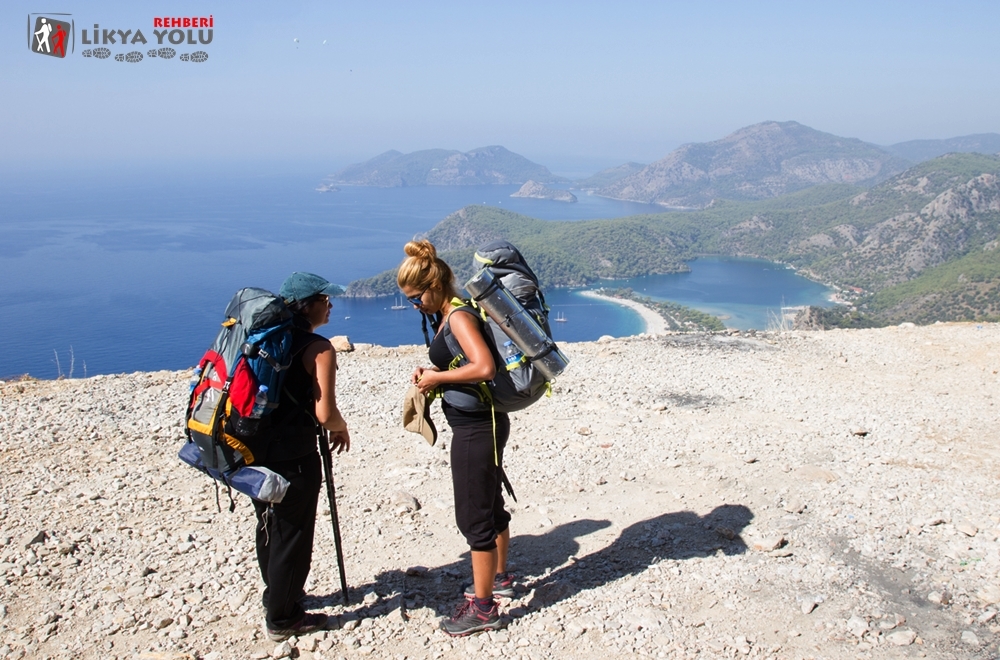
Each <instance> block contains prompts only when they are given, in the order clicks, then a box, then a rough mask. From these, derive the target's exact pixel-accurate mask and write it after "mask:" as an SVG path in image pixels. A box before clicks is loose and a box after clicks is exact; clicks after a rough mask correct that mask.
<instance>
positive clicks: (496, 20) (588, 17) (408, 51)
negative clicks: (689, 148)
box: [0, 0, 1000, 173]
mask: <svg viewBox="0 0 1000 660" xmlns="http://www.w3.org/2000/svg"><path fill="white" fill-rule="evenodd" d="M281 4H282V3H275V2H267V3H264V2H246V1H240V2H229V1H226V2H204V1H201V2H170V1H169V0H166V1H164V0H161V1H158V2H149V3H147V2H101V1H95V0H88V1H86V2H83V1H76V0H45V2H40V1H39V0H33V1H32V2H29V3H26V2H21V1H20V0H17V1H11V0H7V1H5V2H4V3H3V6H2V14H0V17H2V18H0V58H2V62H0V144H2V145H3V148H2V150H0V166H2V167H4V168H5V169H10V168H12V167H18V166H21V165H28V166H30V167H33V168H40V169H45V168H46V167H49V166H51V165H52V164H53V163H58V164H61V165H65V164H69V165H74V164H76V165H78V166H86V165H87V164H91V163H102V164H106V163H111V164H115V163H118V164H120V165H123V166H128V165H134V164H137V163H145V162H153V161H155V162H169V161H177V162H191V163H195V162H198V163H205V162H214V161H218V162H226V161H241V162H244V163H257V162H259V163H277V162H292V161H298V162H300V163H316V166H317V167H320V168H321V169H323V170H324V171H323V173H327V172H326V170H330V171H333V169H335V168H338V167H340V166H343V165H345V164H347V163H349V162H354V161H359V160H365V159H367V158H370V157H372V156H374V155H376V154H378V153H381V152H383V151H385V150H388V149H398V150H400V151H404V152H409V151H414V150H417V149H427V148H435V147H441V148H448V149H460V150H463V151H465V150H468V149H471V148H474V147H479V146H485V145H492V144H500V145H503V146H505V147H507V148H508V149H511V150H513V151H516V152H518V153H521V154H523V155H525V156H527V157H529V158H531V159H533V160H535V161H538V162H540V163H542V164H545V165H547V166H549V167H550V168H552V169H554V170H560V169H561V170H564V171H565V170H567V169H573V168H574V167H577V168H583V169H586V168H587V167H588V166H591V165H592V166H593V169H598V168H599V167H604V166H609V165H614V164H618V163H621V162H624V161H626V160H636V161H640V162H651V161H653V160H656V159H659V158H662V157H663V156H665V155H666V154H667V153H668V152H669V151H670V150H671V149H673V148H675V147H676V146H678V145H680V144H682V143H684V142H701V141H708V140H714V139H718V138H720V137H723V136H724V135H726V134H728V133H730V132H732V131H734V130H736V129H738V128H740V127H742V126H746V125H749V124H753V123H756V122H760V121H764V120H795V121H798V122H801V123H803V124H806V125H807V126H811V127H813V128H816V129H819V130H822V131H826V132H830V133H834V134H837V135H842V136H847V137H857V138H861V139H863V140H867V141H870V142H875V143H878V144H891V143H894V142H900V141H904V140H912V139H919V138H943V137H953V136H957V135H965V134H970V133H982V132H1000V57H998V56H997V48H998V46H997V36H996V34H997V32H996V30H997V26H998V25H1000V3H998V2H996V1H995V0H993V1H989V2H962V1H952V2H948V3H939V2H934V3H931V2H912V1H911V2H872V1H871V0H868V1H866V2H845V1H837V2H748V1H746V0H743V1H740V2H710V1H706V2H665V1H661V2H631V3H629V2H616V3H611V2H580V1H574V2H538V1H535V2H526V3H517V2H506V3H479V2H468V1H466V2H454V3H446V2H412V1H410V2H377V1H374V2H357V1H352V2H311V3H309V2H303V3H288V4H289V5H292V6H289V7H284V6H281ZM40 11H59V12H68V13H71V14H72V16H73V20H74V21H75V24H76V30H77V35H76V52H75V53H73V54H69V55H68V56H67V57H66V58H65V59H64V60H60V59H57V58H50V57H43V56H39V55H36V54H33V53H32V52H30V51H29V49H28V41H27V31H28V30H27V16H28V14H29V13H33V12H40ZM208 14H211V15H212V16H213V18H214V21H215V28H214V33H213V41H212V43H211V44H210V45H208V46H206V47H203V49H204V50H205V51H206V52H208V53H209V59H208V61H207V62H204V63H192V62H181V61H179V59H178V58H174V59H173V60H161V59H153V58H148V57H147V58H145V59H144V60H143V61H142V62H139V63H135V64H131V63H126V62H116V61H114V60H113V59H106V60H97V59H94V58H84V57H82V56H81V52H82V51H83V50H84V48H86V47H87V46H84V45H82V44H81V35H80V31H81V29H83V28H88V29H89V28H92V26H93V24H94V23H98V24H99V25H100V26H101V28H110V29H122V30H128V29H131V30H135V29H141V30H142V32H143V34H144V36H145V37H146V38H147V40H149V43H148V44H147V45H145V46H143V45H141V44H140V45H137V46H134V48H135V49H137V50H140V51H141V52H143V53H145V52H146V51H147V50H148V49H149V48H152V47H154V46H155V45H156V37H155V36H154V34H153V18H154V16H163V15H170V16H207V15H208ZM296 38H297V39H299V42H298V43H295V42H294V41H293V39H296ZM324 40H326V44H325V45H324V44H323V43H322V42H323V41H324ZM110 48H111V50H112V52H113V53H117V52H127V51H128V50H132V49H133V47H128V48H123V47H121V46H111V47H110ZM175 48H176V49H177V50H178V52H190V51H193V50H197V49H198V48H199V47H196V46H175Z"/></svg>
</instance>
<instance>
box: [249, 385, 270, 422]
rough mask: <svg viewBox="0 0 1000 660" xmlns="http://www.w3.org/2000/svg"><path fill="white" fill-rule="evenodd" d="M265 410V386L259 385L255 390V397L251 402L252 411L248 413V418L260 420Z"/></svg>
mask: <svg viewBox="0 0 1000 660" xmlns="http://www.w3.org/2000/svg"><path fill="white" fill-rule="evenodd" d="M265 410H267V385H261V386H260V387H259V388H257V396H256V397H254V400H253V409H252V410H251V411H250V417H251V418H253V419H260V418H261V417H262V416H263V415H264V411H265Z"/></svg>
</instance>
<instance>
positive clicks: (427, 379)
mask: <svg viewBox="0 0 1000 660" xmlns="http://www.w3.org/2000/svg"><path fill="white" fill-rule="evenodd" d="M404 251H405V252H406V255H407V257H406V259H404V260H403V263H402V264H400V266H399V273H398V275H397V280H396V281H397V284H398V285H399V288H400V290H401V291H402V292H403V295H404V296H406V299H407V301H408V302H409V303H410V304H412V305H413V306H414V307H415V308H416V309H417V310H419V311H420V312H422V313H423V314H426V315H428V316H437V315H440V316H437V318H440V319H441V321H440V323H439V324H438V325H437V327H435V335H434V339H433V340H432V341H431V342H430V347H429V350H428V356H429V358H430V361H431V363H432V364H433V366H432V367H429V368H424V367H417V369H416V370H415V371H414V372H413V378H412V380H413V383H414V384H416V386H417V387H418V388H419V389H420V391H421V392H422V393H424V394H427V393H429V392H431V391H432V390H436V389H444V390H446V389H449V388H456V387H462V386H463V385H465V386H467V385H470V384H472V385H474V384H478V383H482V382H485V381H489V380H492V379H493V377H494V375H495V374H496V362H495V358H494V355H493V353H492V351H491V350H490V347H489V345H488V344H487V341H486V338H485V337H484V335H483V327H482V325H481V323H480V321H479V316H478V314H477V313H472V314H469V313H465V312H466V311H469V309H468V307H467V305H466V303H465V302H464V301H462V300H461V299H460V298H459V297H458V291H457V289H456V287H455V282H454V279H455V278H454V275H453V274H452V271H451V268H450V267H449V266H448V264H446V263H445V262H444V261H442V260H441V259H439V258H438V256H437V250H436V249H435V248H434V245H433V244H431V242H430V241H427V240H421V241H410V242H409V243H407V244H406V247H405V248H404ZM463 308H465V309H463ZM459 310H461V312H460V311H459ZM445 327H448V328H449V329H450V331H451V333H452V334H453V335H454V337H455V339H457V340H458V344H459V345H460V346H461V349H462V355H463V356H464V358H465V364H464V365H463V366H459V367H457V368H452V369H449V367H450V366H452V365H453V364H454V363H455V358H456V357H457V356H456V355H453V354H452V353H451V351H450V350H449V348H448V344H447V342H446V341H445V338H444V333H443V331H444V329H445ZM442 409H443V411H444V415H445V418H446V419H447V420H448V424H449V425H450V426H451V428H452V432H453V438H452V443H451V478H452V486H453V488H454V492H455V519H456V521H457V522H458V528H459V530H460V531H461V532H462V535H463V536H465V539H466V541H467V542H468V543H469V548H470V549H471V554H472V580H473V585H472V588H471V589H470V590H468V591H467V592H466V597H467V600H466V601H465V602H464V603H463V604H462V606H461V607H459V609H458V611H457V612H456V613H455V615H454V616H453V617H451V618H449V619H445V620H444V621H443V622H442V624H441V627H442V628H443V629H444V631H445V632H446V633H448V634H449V635H452V636H461V635H468V634H471V633H475V632H479V631H482V630H495V629H497V628H500V627H501V621H500V612H499V608H498V606H497V603H496V600H495V599H494V595H501V596H513V594H514V592H513V576H512V575H510V574H509V573H507V549H508V547H509V545H510V529H509V524H510V514H509V513H508V512H507V511H506V510H505V508H504V500H503V495H502V493H501V481H502V477H501V474H502V465H503V449H504V446H505V445H506V443H507V437H508V436H509V434H510V420H509V418H508V417H507V415H506V413H500V412H497V413H493V412H492V411H490V410H486V411H485V412H468V411H464V410H459V409H458V408H455V407H454V406H451V405H449V404H448V403H447V402H445V401H443V402H442Z"/></svg>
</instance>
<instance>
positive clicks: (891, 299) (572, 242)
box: [347, 154, 1000, 325]
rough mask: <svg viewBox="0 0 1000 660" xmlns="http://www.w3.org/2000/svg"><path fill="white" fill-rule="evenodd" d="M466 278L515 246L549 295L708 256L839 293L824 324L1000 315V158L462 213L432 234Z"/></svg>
mask: <svg viewBox="0 0 1000 660" xmlns="http://www.w3.org/2000/svg"><path fill="white" fill-rule="evenodd" d="M428 238H429V239H430V240H431V241H432V242H434V244H435V245H436V246H437V247H438V249H439V250H440V251H441V252H442V256H443V257H444V258H445V259H446V260H447V261H448V262H449V263H450V264H451V265H452V267H453V268H454V269H455V271H456V276H457V277H458V279H459V282H460V283H461V282H464V281H465V279H466V278H468V277H469V276H470V275H471V274H472V269H473V261H472V253H473V251H474V249H475V248H476V247H477V246H479V245H481V244H483V243H486V242H488V241H491V240H496V239H500V238H504V239H507V240H510V241H511V242H513V243H514V244H515V245H517V246H518V247H519V248H521V250H522V252H524V255H525V257H526V258H527V259H528V261H529V263H531V264H532V267H533V268H535V270H536V272H537V273H538V274H539V277H540V279H541V280H542V283H543V285H545V286H560V285H580V284H586V283H590V282H593V281H594V280H596V279H599V278H626V277H634V276H637V275H644V274H652V273H666V272H678V271H682V270H685V269H686V266H685V263H684V262H685V261H686V260H690V259H692V258H695V257H697V255H699V254H724V255H732V256H756V257H762V258H766V259H771V260H774V261H779V262H783V263H788V264H792V265H794V266H795V267H796V268H798V269H800V271H801V272H803V273H805V274H807V275H810V276H811V277H813V278H815V279H817V280H819V281H822V282H826V283H828V284H832V285H836V286H839V287H841V288H842V289H843V290H844V296H845V297H847V298H852V299H853V300H854V302H855V305H856V308H857V309H856V310H855V313H854V315H853V316H850V317H844V318H840V317H838V315H841V316H842V315H843V312H842V311H831V312H823V313H822V314H820V315H819V316H821V317H822V319H821V320H822V322H823V323H824V324H825V325H838V324H842V323H845V322H847V323H848V324H851V325H858V324H862V323H867V324H884V323H889V322H899V321H902V320H913V321H919V322H927V321H934V320H961V319H966V320H973V319H997V318H1000V316H998V315H1000V250H998V249H997V248H998V245H1000V157H997V156H986V155H982V154H949V155H947V156H942V157H940V158H936V159H933V160H930V161H927V162H924V163H921V164H919V165H917V166H915V167H913V168H911V169H909V170H907V171H905V172H903V173H901V174H898V175H896V176H894V177H892V178H890V179H888V180H887V181H884V182H882V183H880V184H879V185H877V186H874V187H872V188H869V189H867V190H866V189H863V188H859V187H857V186H851V185H845V184H829V185H824V186H816V187H812V188H808V189H806V190H801V191H799V192H796V193H792V194H789V195H784V196H782V197H776V198H773V199H766V200H761V201H754V202H734V201H720V202H718V203H716V204H714V205H713V206H712V207H710V208H707V209H704V210H702V211H695V212H665V213H659V214H653V215H640V216H631V217H627V218H619V219H615V220H592V221H586V222H548V221H541V220H535V219H533V218H528V217H526V216H523V215H518V214H516V213H511V212H508V211H501V210H500V209H494V208H490V207H485V206H470V207H467V208H465V209H462V210H461V211H459V212H457V213H453V214H452V215H450V216H448V217H447V218H445V219H444V220H442V221H441V222H440V223H439V224H438V225H436V226H435V227H434V228H433V229H432V230H431V231H430V232H429V234H428ZM395 291H396V286H395V275H394V273H391V272H386V273H382V274H380V275H378V276H376V277H373V278H370V279H368V280H361V281H358V282H353V283H351V285H350V286H349V287H348V291H347V295H383V294H392V293H395Z"/></svg>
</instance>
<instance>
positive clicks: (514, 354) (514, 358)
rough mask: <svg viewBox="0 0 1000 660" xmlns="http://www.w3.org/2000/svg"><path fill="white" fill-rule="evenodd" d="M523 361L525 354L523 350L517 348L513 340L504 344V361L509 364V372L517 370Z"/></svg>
mask: <svg viewBox="0 0 1000 660" xmlns="http://www.w3.org/2000/svg"><path fill="white" fill-rule="evenodd" d="M522 359H524V353H522V352H521V349H519V348H518V347H517V345H516V344H515V343H514V342H513V340H508V341H506V342H504V345H503V360H504V362H505V363H506V364H507V371H512V370H514V369H517V368H518V367H519V366H520V364H521V360H522Z"/></svg>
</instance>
